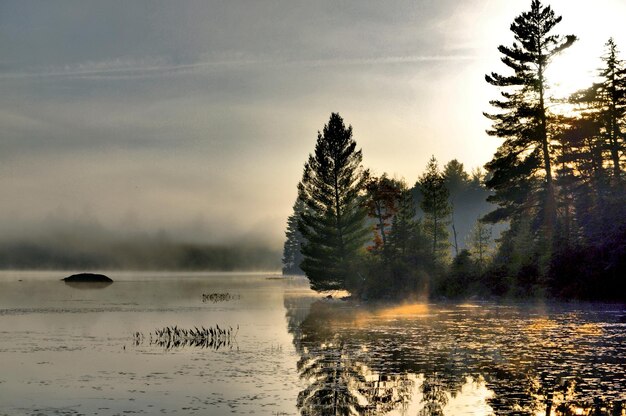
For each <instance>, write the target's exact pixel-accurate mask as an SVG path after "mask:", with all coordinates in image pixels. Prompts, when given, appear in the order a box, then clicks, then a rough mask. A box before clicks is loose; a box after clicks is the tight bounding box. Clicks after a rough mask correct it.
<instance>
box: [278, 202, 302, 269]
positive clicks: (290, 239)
mask: <svg viewBox="0 0 626 416" xmlns="http://www.w3.org/2000/svg"><path fill="white" fill-rule="evenodd" d="M303 210H304V203H303V202H302V201H301V200H300V199H296V202H295V203H294V205H293V213H292V214H291V215H290V216H289V218H287V230H286V231H285V236H286V240H285V244H284V246H283V274H302V273H303V272H302V269H301V268H300V263H302V260H303V259H304V257H303V256H302V252H301V251H300V250H301V246H302V244H303V243H304V237H302V233H301V232H300V231H299V230H298V218H300V214H301V213H302V211H303Z"/></svg>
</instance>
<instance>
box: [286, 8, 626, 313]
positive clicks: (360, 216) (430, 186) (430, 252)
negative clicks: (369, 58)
mask: <svg viewBox="0 0 626 416" xmlns="http://www.w3.org/2000/svg"><path fill="white" fill-rule="evenodd" d="M560 22H561V17H560V16H558V15H557V14H556V13H555V12H554V11H553V10H552V8H551V7H550V6H549V5H543V4H542V3H541V2H540V1H538V0H533V1H532V3H531V5H530V10H528V11H526V12H524V13H522V14H520V15H519V16H518V17H516V18H515V20H514V21H513V22H512V23H511V25H510V29H511V32H512V34H513V37H514V42H513V43H512V44H510V45H509V46H506V45H500V46H499V47H498V51H499V53H500V56H501V61H502V63H503V64H504V67H503V68H504V69H505V70H506V72H503V73H499V72H493V73H491V74H487V75H486V76H485V81H486V83H487V85H488V87H489V88H493V89H495V90H496V91H497V92H499V94H500V95H499V99H496V100H492V101H490V102H489V103H488V104H489V106H490V107H491V108H492V110H490V111H489V112H486V113H484V116H485V117H487V118H488V119H489V120H490V121H491V125H492V127H491V129H489V130H488V131H487V132H486V133H487V134H488V135H490V136H493V138H494V140H498V143H499V147H498V149H497V151H496V152H495V154H494V155H493V157H492V159H491V160H490V161H488V162H487V163H486V164H485V165H484V170H483V169H475V170H474V171H472V172H471V173H468V172H467V171H466V170H465V167H464V166H463V165H462V164H461V163H460V162H459V161H458V160H451V161H449V162H448V163H446V164H445V165H444V166H443V167H441V166H440V164H439V163H438V161H437V159H436V158H435V157H434V156H433V157H432V158H431V159H430V160H429V162H428V164H427V166H426V167H425V169H424V171H423V173H422V174H421V176H420V177H419V179H418V180H417V182H416V183H415V184H414V185H413V186H410V185H409V184H407V183H406V182H405V181H404V180H402V179H397V178H391V177H389V175H387V174H384V173H383V174H382V175H378V176H375V175H373V174H372V173H371V172H370V170H369V169H367V168H366V167H365V166H364V164H363V153H362V151H361V150H360V149H357V143H356V141H355V139H354V138H353V134H352V126H350V125H348V126H346V124H345V123H344V120H343V119H342V117H341V116H340V115H339V114H338V113H332V114H331V116H330V119H329V120H328V123H327V124H326V125H325V126H324V127H323V129H322V131H320V132H318V136H317V141H316V143H315V149H314V151H313V153H311V154H310V155H309V157H308V160H307V161H306V163H305V164H304V169H303V175H302V179H301V181H300V182H299V184H298V196H297V200H296V202H295V204H294V207H293V214H292V215H291V216H290V217H289V219H288V223H287V230H286V237H287V238H286V241H285V245H284V251H283V272H284V273H285V274H294V273H304V274H305V275H306V276H307V278H308V279H309V281H310V285H311V288H312V289H315V290H318V291H334V290H346V291H348V292H350V293H351V295H352V296H355V297H357V298H360V299H402V298H417V299H419V298H425V297H429V296H434V297H436V298H442V299H445V298H464V297H470V296H478V297H482V298H492V297H511V298H546V297H548V298H560V299H582V300H615V301H625V300H626V284H625V283H624V280H625V278H626V215H625V214H626V208H625V207H626V192H625V191H626V185H625V183H624V182H625V178H624V169H625V167H626V155H625V154H624V151H625V141H626V66H625V64H624V61H623V60H622V59H621V58H620V53H619V48H618V45H616V43H615V42H614V40H613V39H608V40H607V42H606V44H605V45H604V48H602V45H599V47H598V57H600V58H601V62H602V67H601V68H600V69H599V70H598V72H597V74H596V81H595V82H594V83H593V84H592V85H589V86H588V88H586V89H584V90H581V91H573V92H572V93H571V95H570V96H569V97H568V98H567V99H562V98H557V97H553V96H552V95H551V91H550V88H549V85H550V82H554V81H558V80H548V79H547V77H546V69H547V68H548V67H549V65H550V64H551V63H552V62H553V61H555V60H558V59H559V56H560V55H561V54H566V53H567V49H568V48H569V47H570V46H571V45H573V44H574V43H575V42H576V41H577V37H576V36H575V35H560V34H557V33H556V29H557V26H558V24H559V23H560ZM593 58H594V57H589V59H593ZM478 116H480V115H478ZM469 224H471V226H470V225H469Z"/></svg>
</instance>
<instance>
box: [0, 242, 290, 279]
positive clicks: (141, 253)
mask: <svg viewBox="0 0 626 416" xmlns="http://www.w3.org/2000/svg"><path fill="white" fill-rule="evenodd" d="M0 268H2V269H65V270H69V269H72V270H76V269H81V270H86V269H131V270H214V271H231V270H278V269H279V268H280V252H278V251H277V250H273V249H271V248H268V247H267V246H264V245H262V244H243V243H241V244H232V245H211V244H186V243H178V242H172V241H167V240H159V239H157V238H155V239H140V240H132V239H131V240H123V241H119V242H115V241H111V242H99V243H98V244H97V245H96V244H91V243H89V242H86V243H85V245H83V246H82V247H80V246H76V245H72V246H70V247H68V246H65V245H63V244H52V243H37V242H23V243H16V242H4V243H0Z"/></svg>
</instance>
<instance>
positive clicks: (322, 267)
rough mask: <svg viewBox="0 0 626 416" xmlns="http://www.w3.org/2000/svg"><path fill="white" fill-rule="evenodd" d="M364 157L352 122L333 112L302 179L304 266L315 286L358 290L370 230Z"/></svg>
mask: <svg viewBox="0 0 626 416" xmlns="http://www.w3.org/2000/svg"><path fill="white" fill-rule="evenodd" d="M361 161H362V154H361V150H356V142H355V141H354V139H353V138H352V126H349V127H348V128H346V127H345V125H344V123H343V119H342V118H341V117H340V116H339V114H337V113H332V114H331V116H330V120H329V122H328V124H327V125H325V126H324V129H323V131H322V132H318V135H317V143H316V144H315V153H314V154H310V155H309V159H308V161H307V162H306V163H305V165H304V173H303V175H302V181H301V182H300V183H299V184H298V198H299V199H300V200H301V201H302V203H303V205H304V210H303V211H302V213H301V214H300V218H299V221H298V230H299V231H300V232H301V233H302V236H303V237H304V239H305V243H304V244H303V245H302V254H303V255H304V260H303V261H302V264H301V265H300V267H301V268H302V270H304V272H305V274H306V275H307V277H308V278H309V282H310V284H311V288H312V289H314V290H338V289H347V290H352V291H358V290H359V286H360V277H358V276H357V275H356V271H355V267H354V266H355V263H356V259H357V255H358V253H359V251H360V250H361V249H363V246H364V244H365V242H366V241H367V236H368V235H369V232H370V231H369V229H368V227H367V224H366V215H367V211H366V209H365V207H364V203H363V196H362V193H363V190H364V186H365V183H366V181H367V178H368V172H367V171H365V170H364V169H363V167H362V166H361Z"/></svg>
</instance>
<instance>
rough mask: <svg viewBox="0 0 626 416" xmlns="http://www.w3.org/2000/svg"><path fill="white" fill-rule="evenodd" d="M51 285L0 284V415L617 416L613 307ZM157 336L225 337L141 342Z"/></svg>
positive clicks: (14, 280) (139, 283)
mask: <svg viewBox="0 0 626 416" xmlns="http://www.w3.org/2000/svg"><path fill="white" fill-rule="evenodd" d="M64 275H65V273H55V272H45V273H43V272H37V273H33V272H19V273H17V272H2V273H0V369H1V371H0V415H125V414H179V415H187V414H198V415H207V414H211V415H231V414H260V415H295V414H303V415H328V414H333V415H334V414H337V415H339V414H342V415H349V414H372V415H374V414H407V415H442V414H445V415H461V414H465V415H488V414H528V415H545V414H547V413H549V414H553V415H570V414H606V415H620V414H626V410H622V409H621V406H622V405H621V404H620V403H621V401H624V400H626V393H625V391H626V388H625V386H626V376H625V373H626V359H625V357H626V345H625V342H626V324H625V323H622V322H621V321H622V320H623V316H624V315H626V309H624V307H623V306H621V305H600V304H547V305H544V304H539V305H538V304H533V305H525V304H517V305H499V304H494V303H478V302H476V303H468V304H434V303H430V304H408V305H402V306H395V307H392V306H385V307H383V306H381V307H376V308H374V307H371V306H356V305H352V304H349V303H348V302H343V301H340V300H335V299H333V300H327V299H323V298H321V297H320V296H318V295H316V294H314V293H312V292H311V291H309V290H308V288H307V284H306V281H304V280H301V279H279V278H278V276H276V275H271V274H241V273H119V272H117V273H109V275H110V276H111V277H112V278H113V279H114V280H115V283H113V284H112V285H108V286H103V287H92V288H82V287H76V286H70V285H66V284H64V283H63V282H61V281H59V280H58V279H60V278H61V277H64ZM203 294H204V295H205V296H204V297H203ZM173 327H176V328H177V330H179V331H180V330H185V331H188V330H190V331H191V330H192V329H193V328H202V327H204V328H205V329H206V330H207V331H209V328H210V330H211V331H214V330H216V329H217V328H218V327H219V329H220V330H222V331H226V330H232V333H231V334H232V336H231V337H229V338H227V339H226V338H225V339H222V338H219V340H220V342H217V339H218V338H217V335H215V337H216V338H215V339H213V338H211V339H204V340H203V341H202V342H195V341H194V340H192V339H190V337H187V338H185V339H184V340H182V341H181V340H179V342H178V343H175V342H167V343H163V342H157V341H158V340H157V335H156V334H157V332H156V331H157V330H159V331H162V330H163V329H164V328H173ZM188 338H189V339H188ZM168 339H169V338H168ZM183 341H184V342H183ZM192 341H194V342H192ZM196 341H197V340H196Z"/></svg>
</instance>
